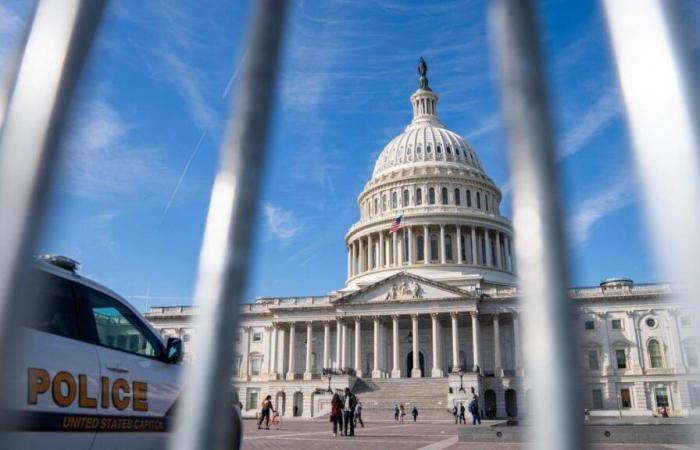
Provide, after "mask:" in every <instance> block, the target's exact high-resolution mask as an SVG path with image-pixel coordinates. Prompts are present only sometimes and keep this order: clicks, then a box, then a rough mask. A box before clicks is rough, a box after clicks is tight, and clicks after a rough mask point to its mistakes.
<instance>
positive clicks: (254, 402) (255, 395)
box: [247, 389, 260, 411]
mask: <svg viewBox="0 0 700 450" xmlns="http://www.w3.org/2000/svg"><path fill="white" fill-rule="evenodd" d="M259 397H260V393H259V392H258V391H257V390H255V391H253V390H250V389H249V390H248V408H247V409H248V410H252V411H255V410H257V409H258V399H259Z"/></svg>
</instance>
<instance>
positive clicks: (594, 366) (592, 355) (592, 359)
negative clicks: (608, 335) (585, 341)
mask: <svg viewBox="0 0 700 450" xmlns="http://www.w3.org/2000/svg"><path fill="white" fill-rule="evenodd" d="M599 368H600V367H599V365H598V350H588V369H590V370H598V369H599Z"/></svg>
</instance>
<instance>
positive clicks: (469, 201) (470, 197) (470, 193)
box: [467, 189, 472, 208]
mask: <svg viewBox="0 0 700 450" xmlns="http://www.w3.org/2000/svg"><path fill="white" fill-rule="evenodd" d="M467 207H468V208H471V207H472V191H470V190H469V189H467Z"/></svg>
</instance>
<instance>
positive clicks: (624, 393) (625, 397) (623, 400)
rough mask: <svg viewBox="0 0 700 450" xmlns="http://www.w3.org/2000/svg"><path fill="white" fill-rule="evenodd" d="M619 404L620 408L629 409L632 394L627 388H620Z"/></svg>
mask: <svg viewBox="0 0 700 450" xmlns="http://www.w3.org/2000/svg"><path fill="white" fill-rule="evenodd" d="M620 406H621V407H622V409H630V408H631V407H632V394H631V393H630V390H629V388H624V389H620Z"/></svg>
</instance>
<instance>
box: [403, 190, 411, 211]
mask: <svg viewBox="0 0 700 450" xmlns="http://www.w3.org/2000/svg"><path fill="white" fill-rule="evenodd" d="M409 200H410V199H409V194H408V189H404V191H403V206H404V207H405V206H408V202H409Z"/></svg>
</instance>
